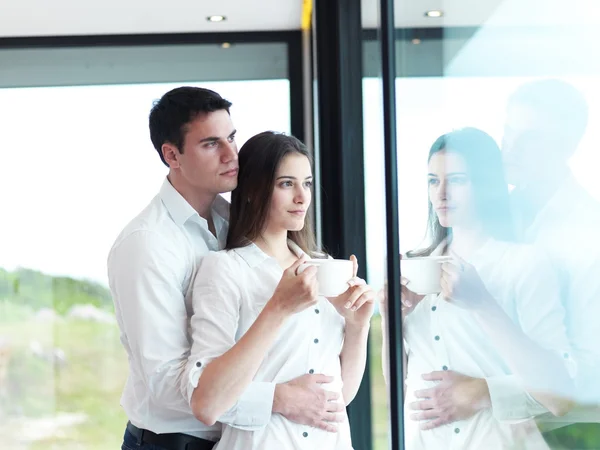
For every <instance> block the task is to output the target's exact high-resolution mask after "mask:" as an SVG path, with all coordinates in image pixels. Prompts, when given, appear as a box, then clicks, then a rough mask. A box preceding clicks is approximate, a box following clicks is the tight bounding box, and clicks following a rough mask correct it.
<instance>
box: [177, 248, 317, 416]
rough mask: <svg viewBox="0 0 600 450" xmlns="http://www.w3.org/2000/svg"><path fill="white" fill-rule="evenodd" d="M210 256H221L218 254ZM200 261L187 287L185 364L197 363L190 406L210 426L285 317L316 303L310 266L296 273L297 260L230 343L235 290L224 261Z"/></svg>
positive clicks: (236, 297) (239, 390)
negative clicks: (189, 290) (190, 296)
mask: <svg viewBox="0 0 600 450" xmlns="http://www.w3.org/2000/svg"><path fill="white" fill-rule="evenodd" d="M215 255H218V256H217V257H216V258H219V257H220V258H227V256H226V255H223V254H215ZM213 259H214V258H211V259H207V258H205V261H203V264H202V266H201V268H200V271H199V273H198V275H197V277H196V281H195V284H194V290H193V308H194V314H193V316H192V320H191V326H192V336H193V337H194V342H193V345H192V353H191V356H190V358H189V360H188V365H190V364H191V365H193V366H196V367H200V368H202V372H201V374H200V378H199V380H198V383H197V386H196V387H195V388H194V390H193V392H192V395H191V399H190V405H191V407H192V412H193V413H194V415H195V416H196V417H197V418H198V420H200V421H201V422H203V423H205V424H206V425H213V424H214V423H215V422H216V421H217V420H218V418H219V417H220V416H221V415H222V414H223V413H225V412H226V411H228V410H229V409H230V408H231V407H232V406H234V404H235V403H236V401H237V400H238V399H239V397H240V396H241V395H242V393H243V392H244V391H245V389H246V388H247V387H248V385H249V384H250V383H251V382H252V379H253V378H254V376H255V375H256V372H257V371H258V369H259V367H260V365H261V363H262V361H263V359H264V358H265V356H266V354H267V352H268V350H269V348H270V347H271V345H272V344H273V342H274V341H275V339H276V337H277V336H278V334H279V330H280V329H281V327H282V325H283V324H284V323H285V321H286V320H287V319H288V318H289V317H290V316H292V315H293V314H295V313H296V312H298V311H301V310H303V309H305V308H306V307H308V306H310V305H312V304H314V303H315V302H316V298H317V295H316V291H317V290H316V279H315V272H316V269H314V268H309V269H307V270H306V271H304V272H303V273H302V274H301V275H298V276H296V274H295V273H296V269H297V267H298V266H299V265H300V264H301V263H302V262H303V261H302V260H298V261H297V262H296V263H295V264H294V265H292V266H291V267H290V268H288V269H287V270H286V271H285V272H284V275H283V277H282V279H281V281H280V283H279V285H278V286H277V289H276V290H275V293H274V294H273V296H272V297H271V299H270V300H269V301H268V303H267V304H266V306H265V308H264V309H263V311H262V312H261V313H260V314H259V316H258V318H257V319H256V321H255V322H254V324H253V325H252V326H251V327H250V328H249V329H248V331H247V332H246V333H245V334H244V336H242V337H241V338H240V339H239V341H238V342H237V343H236V342H235V335H236V332H237V326H238V319H239V317H238V314H239V311H240V300H241V299H240V293H239V291H237V290H236V289H235V288H234V287H233V286H234V283H233V282H232V274H231V273H229V274H227V273H224V271H226V270H227V265H225V266H224V265H221V264H218V261H213Z"/></svg>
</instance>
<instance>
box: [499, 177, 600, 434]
mask: <svg viewBox="0 0 600 450" xmlns="http://www.w3.org/2000/svg"><path fill="white" fill-rule="evenodd" d="M520 229H521V231H522V238H523V240H524V241H526V242H528V243H531V244H533V245H534V246H535V247H537V248H538V249H539V251H543V252H544V253H545V254H546V255H547V256H548V259H549V261H550V264H551V265H552V267H553V268H554V270H555V273H556V276H557V279H558V284H559V290H560V294H561V301H562V303H563V305H564V307H565V311H566V328H567V335H568V336H569V340H570V344H571V347H572V354H573V358H574V359H575V361H576V362H577V373H576V376H575V386H576V392H575V399H576V400H577V401H578V402H580V405H578V406H577V407H575V408H574V409H573V410H572V411H571V412H569V413H568V414H567V415H565V416H563V417H554V416H552V415H550V414H545V415H544V416H543V417H541V418H540V425H541V426H542V427H543V428H544V429H552V428H555V427H557V426H559V425H567V424H569V423H575V422H596V423H597V422H600V327H599V326H598V317H600V239H598V230H599V229H600V204H599V203H598V201H597V200H595V199H594V198H593V197H592V196H591V195H590V194H589V193H588V192H587V191H586V190H585V189H584V188H583V187H582V186H581V185H579V184H578V183H577V181H576V180H575V179H574V178H573V177H572V176H570V177H568V178H566V179H565V180H564V182H563V183H562V184H561V186H560V187H559V188H558V189H557V191H556V192H555V193H554V195H553V196H552V198H551V199H550V200H549V201H548V203H547V204H546V205H545V206H544V207H543V208H542V210H541V211H540V212H539V213H538V214H537V215H536V216H535V219H534V220H533V222H532V223H531V224H527V225H526V226H524V227H520ZM514 392H515V395H516V388H515V390H514ZM584 405H586V406H584ZM507 406H508V405H507ZM502 409H503V410H504V411H503V412H502V414H506V412H507V410H506V409H505V408H502ZM499 411H500V409H499ZM532 412H534V413H535V412H536V410H535V409H533V410H532Z"/></svg>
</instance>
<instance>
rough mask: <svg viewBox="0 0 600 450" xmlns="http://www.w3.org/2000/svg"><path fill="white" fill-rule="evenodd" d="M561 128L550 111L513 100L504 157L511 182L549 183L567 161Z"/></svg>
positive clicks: (507, 126)
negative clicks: (557, 126)
mask: <svg viewBox="0 0 600 450" xmlns="http://www.w3.org/2000/svg"><path fill="white" fill-rule="evenodd" d="M561 142H562V141H561V139H560V130H557V129H556V124H554V125H553V122H552V121H551V120H550V118H549V117H548V115H547V114H544V113H543V112H542V111H539V110H537V111H536V110H535V109H534V108H532V107H531V106H528V105H524V104H518V103H512V104H509V106H508V109H507V115H506V121H505V126H504V136H503V138H502V158H503V161H504V170H505V172H506V179H507V181H508V183H509V184H511V185H513V186H516V187H519V188H523V187H528V188H530V187H533V188H535V187H536V184H546V183H547V182H548V181H549V180H552V179H553V176H554V174H555V172H556V171H557V169H559V168H561V167H564V166H565V165H566V164H567V162H568V156H567V153H568V152H567V150H566V149H565V148H561V147H564V146H563V145H561Z"/></svg>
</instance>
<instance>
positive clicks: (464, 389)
mask: <svg viewBox="0 0 600 450" xmlns="http://www.w3.org/2000/svg"><path fill="white" fill-rule="evenodd" d="M586 124H587V104H586V101H585V99H584V98H583V96H582V95H581V94H580V93H579V92H578V91H577V90H576V89H575V88H573V87H572V86H570V85H569V84H567V83H564V82H561V81H558V80H543V81H536V82H531V83H527V84H525V85H523V86H521V87H520V88H519V89H518V90H517V91H516V92H515V93H514V94H513V95H512V96H511V98H510V100H509V103H508V108H507V120H506V126H505V133H504V138H503V145H502V147H503V149H502V150H503V157H504V160H505V167H506V174H507V179H508V182H509V183H510V184H511V185H513V186H514V190H513V192H512V194H511V197H512V202H513V211H514V215H515V217H516V222H517V232H518V234H519V236H520V238H521V240H522V241H525V242H527V243H529V244H532V245H534V246H536V247H537V248H538V250H539V251H540V252H543V253H544V254H546V255H547V256H548V258H549V260H550V262H551V263H552V265H553V266H554V268H555V271H556V274H557V276H558V281H559V284H560V290H561V298H562V302H563V305H564V307H565V311H566V322H567V323H566V330H567V334H568V336H569V340H570V344H571V347H572V354H565V355H563V356H564V358H565V359H566V360H567V361H566V362H567V364H569V366H570V367H571V368H572V369H574V368H575V367H576V370H572V373H575V393H574V400H575V401H576V402H577V405H576V406H575V407H574V408H572V409H571V411H570V412H569V413H568V414H566V415H564V416H562V417H555V416H553V415H552V414H550V413H549V412H548V411H547V409H546V408H544V407H543V406H542V405H540V404H539V403H538V402H536V401H535V400H534V399H533V398H531V396H530V395H529V394H527V393H526V392H525V390H524V389H523V387H522V385H521V384H520V382H519V381H518V380H516V379H515V378H514V377H510V376H508V377H494V378H487V379H478V378H472V377H468V376H465V375H462V374H459V373H454V372H451V371H447V372H436V373H433V374H424V378H426V379H430V380H437V381H439V384H438V385H437V386H436V387H435V388H432V389H429V390H426V391H425V392H423V393H422V395H423V397H424V398H426V401H425V402H422V404H424V405H425V407H426V409H429V411H427V413H428V415H429V416H430V417H431V416H432V415H433V416H435V417H434V419H433V420H432V421H431V422H429V423H427V424H425V425H424V426H425V427H427V428H435V427H437V426H441V425H444V424H447V423H451V422H454V421H456V420H460V419H465V418H468V417H471V416H472V415H474V414H475V413H476V412H477V411H478V410H480V409H482V408H492V410H493V413H494V417H496V418H497V419H498V420H517V421H518V420H521V419H527V418H531V417H538V423H539V425H540V428H541V430H543V431H547V432H546V433H545V438H546V441H547V442H548V443H549V444H550V445H551V446H552V448H556V449H563V448H565V449H567V448H575V447H576V448H590V449H591V448H599V447H600V427H599V426H598V422H600V409H599V407H598V405H599V404H600V388H599V387H598V383H597V380H598V379H599V378H600V347H598V342H600V330H599V329H598V327H597V325H596V323H595V322H596V321H595V320H593V319H592V318H594V317H598V315H600V277H599V276H598V274H600V242H599V241H598V239H597V238H596V233H595V230H596V229H597V227H598V225H599V224H600V207H599V205H598V203H597V202H596V201H595V200H594V199H593V198H592V197H591V196H590V195H589V194H588V193H587V192H586V191H585V189H583V188H582V187H581V186H580V185H579V184H578V183H577V182H576V181H575V179H574V177H573V174H572V173H571V170H570V168H569V165H568V162H569V159H570V158H571V157H572V156H573V154H574V153H575V151H576V149H577V147H578V145H579V142H580V140H581V138H582V137H583V134H584V132H585V128H586ZM516 351H518V350H516ZM569 360H570V361H571V362H569ZM416 408H417V409H423V408H422V405H419V406H416ZM422 414H423V413H422V412H421V411H419V412H418V413H417V416H419V417H420V416H422ZM576 422H579V423H585V424H584V425H580V426H579V429H578V430H574V429H573V427H572V426H567V427H565V428H563V429H559V430H556V431H553V432H550V431H549V430H552V429H555V428H558V427H562V426H565V425H568V424H572V423H576Z"/></svg>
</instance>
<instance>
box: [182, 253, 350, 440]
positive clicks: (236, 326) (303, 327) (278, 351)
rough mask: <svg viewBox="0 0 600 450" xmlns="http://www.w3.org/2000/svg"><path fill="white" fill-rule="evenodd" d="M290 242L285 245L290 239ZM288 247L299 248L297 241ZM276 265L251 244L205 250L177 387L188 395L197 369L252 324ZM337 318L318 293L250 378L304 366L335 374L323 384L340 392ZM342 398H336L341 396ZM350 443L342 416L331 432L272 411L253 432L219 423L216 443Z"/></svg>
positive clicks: (282, 378) (278, 379)
mask: <svg viewBox="0 0 600 450" xmlns="http://www.w3.org/2000/svg"><path fill="white" fill-rule="evenodd" d="M290 247H292V246H290ZM294 250H295V251H297V252H301V250H300V249H298V248H297V247H295V248H294ZM282 275H283V270H282V269H281V267H280V266H279V264H278V262H277V261H276V260H275V259H274V258H271V257H269V256H267V255H266V254H265V253H264V252H262V251H261V250H260V249H259V248H258V247H257V246H256V245H254V244H251V245H249V246H247V247H243V248H238V249H235V250H229V251H221V252H215V253H211V254H209V255H207V256H206V257H205V258H204V259H203V260H202V263H201V265H200V267H199V270H198V273H197V275H196V278H195V281H194V288H193V300H192V305H193V315H192V319H191V335H192V338H193V344H192V351H191V355H190V358H189V360H188V366H187V369H186V378H185V380H184V386H183V388H184V394H185V395H187V397H188V399H191V395H192V393H193V390H194V388H195V387H196V385H197V384H198V379H199V377H200V375H201V372H202V370H203V368H204V367H205V366H206V365H207V364H208V363H210V362H211V361H212V360H213V359H215V358H217V357H219V356H221V355H222V354H224V353H225V352H227V351H228V350H229V349H230V348H231V347H233V346H234V345H235V343H236V342H237V341H238V340H239V339H240V338H241V337H242V336H243V335H244V333H245V332H246V331H247V330H248V329H249V328H250V326H251V325H252V324H253V323H254V321H255V320H256V318H257V317H258V314H259V313H260V312H261V311H262V309H263V307H264V306H265V304H266V303H267V302H268V301H269V299H270V298H271V296H272V295H273V293H274V292H275V288H276V287H277V285H278V283H279V281H280V280H281V277H282ZM343 338H344V319H343V318H342V317H341V316H340V315H339V314H338V313H337V311H336V310H335V308H334V307H333V306H332V305H331V304H330V303H329V301H328V300H327V299H326V298H324V297H319V301H318V304H317V305H316V306H315V307H312V308H309V309H307V310H304V311H302V312H300V313H298V314H295V315H294V316H292V317H291V318H290V319H288V321H287V322H286V323H285V325H284V327H283V328H282V331H281V332H280V334H279V336H278V338H277V340H276V341H275V342H274V344H273V346H272V347H271V349H270V350H269V352H268V354H267V356H266V357H265V359H264V360H263V362H262V364H261V366H260V368H259V370H258V372H257V373H256V375H255V377H254V382H265V383H272V382H275V383H285V382H287V381H290V380H292V379H294V378H297V377H299V376H302V375H304V374H307V373H323V374H326V375H329V376H333V377H334V378H335V381H334V382H333V383H332V384H330V385H324V388H325V389H327V390H330V391H337V392H339V393H340V394H341V392H342V380H341V365H340V358H339V355H340V352H341V349H342V344H343ZM342 401H343V400H342ZM315 448H319V449H323V450H327V449H330V450H350V449H351V448H352V445H351V439H350V429H349V426H348V420H347V418H346V420H345V422H344V423H342V424H340V427H339V431H338V432H337V433H328V432H325V431H322V430H320V429H316V428H312V427H308V426H304V425H299V424H296V423H293V422H291V421H289V420H287V419H286V418H285V417H283V416H282V415H280V414H272V416H271V420H270V421H269V423H268V425H267V426H266V427H265V428H263V429H261V430H258V431H251V430H244V429H240V428H233V427H230V426H227V425H224V426H223V435H222V437H221V440H220V441H219V443H218V445H217V446H216V447H215V449H226V450H250V449H260V450H271V449H272V450H304V449H306V450H309V449H310V450H313V449H315Z"/></svg>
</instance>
